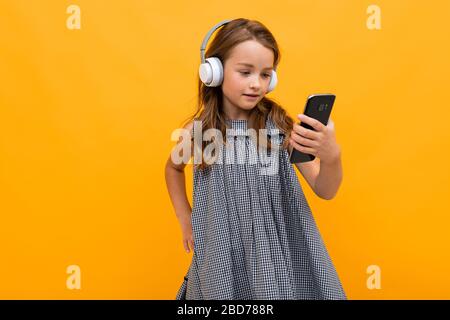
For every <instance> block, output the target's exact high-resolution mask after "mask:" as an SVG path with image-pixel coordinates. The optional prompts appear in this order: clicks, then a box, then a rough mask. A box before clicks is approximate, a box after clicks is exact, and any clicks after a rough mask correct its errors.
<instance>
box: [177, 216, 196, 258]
mask: <svg viewBox="0 0 450 320" xmlns="http://www.w3.org/2000/svg"><path fill="white" fill-rule="evenodd" d="M180 226H181V232H182V235H183V247H184V250H186V252H187V253H189V249H192V250H194V236H193V233H192V222H191V214H189V215H184V216H183V218H180Z"/></svg>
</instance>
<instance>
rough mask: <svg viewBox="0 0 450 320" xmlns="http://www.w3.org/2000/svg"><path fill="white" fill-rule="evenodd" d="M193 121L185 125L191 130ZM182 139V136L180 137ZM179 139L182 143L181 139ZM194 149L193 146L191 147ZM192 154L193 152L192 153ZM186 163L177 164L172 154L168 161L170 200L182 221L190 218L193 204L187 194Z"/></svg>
mask: <svg viewBox="0 0 450 320" xmlns="http://www.w3.org/2000/svg"><path fill="white" fill-rule="evenodd" d="M192 126H193V124H192V122H191V123H189V124H188V125H186V126H185V127H184V129H187V130H189V132H191V129H192ZM180 140H181V138H180ZM180 140H179V141H178V143H180V142H181V141H180ZM191 149H192V150H193V147H192V148H191ZM191 154H192V153H191ZM185 167H186V164H185V163H183V162H182V163H180V164H175V163H173V161H172V158H171V156H169V159H168V160H167V162H166V167H165V178H166V186H167V190H168V192H169V196H170V200H171V201H172V205H173V207H174V209H175V214H176V216H177V218H178V219H179V220H180V222H183V221H185V220H186V219H190V215H191V212H192V209H191V206H190V204H189V201H188V199H187V195H186V179H185V174H184V168H185Z"/></svg>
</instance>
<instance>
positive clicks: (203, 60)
mask: <svg viewBox="0 0 450 320" xmlns="http://www.w3.org/2000/svg"><path fill="white" fill-rule="evenodd" d="M230 21H233V20H232V19H227V20H223V21H221V22H219V23H218V24H216V25H215V26H214V27H212V28H211V29H210V30H209V31H208V33H207V34H206V36H205V38H203V42H202V45H201V46H200V60H201V62H202V63H205V49H206V44H207V43H208V40H209V38H210V37H211V35H212V34H213V32H214V31H216V29H218V28H220V27H221V26H223V25H224V24H227V23H228V22H230Z"/></svg>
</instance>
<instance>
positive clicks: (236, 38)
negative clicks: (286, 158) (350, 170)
mask: <svg viewBox="0 0 450 320" xmlns="http://www.w3.org/2000/svg"><path fill="white" fill-rule="evenodd" d="M247 40H255V41H258V42H259V43H260V44H261V45H263V46H264V47H266V48H268V49H271V50H272V51H273V53H274V68H276V67H277V66H278V63H279V61H280V50H279V48H278V44H277V42H276V40H275V38H274V37H273V35H272V33H271V32H270V31H269V30H268V29H267V28H266V27H265V26H264V25H263V24H262V23H261V22H259V21H256V20H248V19H244V18H239V19H235V20H232V21H230V22H229V23H227V24H226V25H225V26H223V27H221V28H220V29H219V30H218V31H217V33H216V36H215V37H214V39H213V41H212V42H211V44H210V46H209V48H208V49H207V50H206V53H205V57H206V58H208V57H212V56H214V57H217V58H219V59H220V61H221V62H222V65H225V61H226V60H227V59H228V57H229V55H230V53H231V50H232V49H233V48H234V47H235V46H236V45H238V44H239V43H241V42H244V41H247ZM222 95H223V93H222V88H221V86H218V87H208V86H206V85H205V84H204V83H203V82H202V81H201V80H200V77H199V76H198V100H197V110H196V112H195V113H194V114H193V115H192V116H190V117H189V118H188V119H187V120H186V121H185V125H186V124H187V123H189V122H192V121H193V120H198V121H202V133H203V132H204V131H206V130H208V129H210V128H215V129H218V130H220V131H221V133H222V136H223V137H224V139H223V143H224V144H225V143H226V134H225V132H226V128H227V126H226V122H225V121H226V118H225V114H224V112H223V106H222V99H223V97H222ZM268 117H270V118H271V119H272V121H273V123H274V124H275V125H276V127H277V128H278V129H279V130H280V131H281V132H282V133H283V134H284V135H285V137H286V138H285V139H284V142H283V144H282V145H281V146H280V147H281V148H283V149H286V148H287V147H288V145H289V140H288V137H289V135H290V132H291V130H292V126H293V123H294V122H293V120H292V118H291V117H290V116H289V115H288V114H287V113H286V111H285V110H284V109H283V108H282V107H281V106H280V105H279V104H278V103H277V102H275V101H274V100H272V99H269V98H267V97H263V98H262V99H261V100H260V101H259V102H258V103H257V104H256V106H255V107H254V108H253V109H252V110H251V111H250V114H249V119H248V127H247V128H248V129H250V128H253V129H255V130H256V132H257V133H258V132H259V130H260V129H264V128H265V127H266V120H267V118H268ZM257 136H258V138H257V148H259V146H260V144H262V145H264V146H267V148H271V143H270V140H269V139H267V138H264V137H263V139H264V141H259V135H258V134H257ZM210 143H212V142H210ZM206 145H207V144H206V142H205V141H202V146H201V151H202V158H203V150H204V148H205V147H206ZM197 147H198V146H197ZM202 160H203V159H202ZM207 166H208V164H207V163H206V162H205V161H202V162H201V163H200V164H198V168H199V169H205V168H206V167H207Z"/></svg>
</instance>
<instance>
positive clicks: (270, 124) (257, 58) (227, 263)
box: [165, 19, 347, 300]
mask: <svg viewBox="0 0 450 320" xmlns="http://www.w3.org/2000/svg"><path fill="white" fill-rule="evenodd" d="M222 25H223V27H222V28H220V30H219V31H218V32H217V34H216V37H215V38H214V40H213V41H212V43H211V44H210V47H209V49H208V50H207V51H206V54H205V56H206V57H210V58H211V59H208V60H206V61H204V56H203V55H202V62H203V64H202V66H201V67H200V79H199V87H198V93H199V97H198V110H197V112H196V113H195V114H194V115H193V116H192V118H190V119H189V121H188V122H187V124H186V125H185V126H184V128H185V129H187V130H189V131H188V132H189V133H190V134H189V138H190V139H191V141H190V142H193V141H194V140H195V139H194V135H195V134H197V133H198V132H195V130H197V129H195V130H194V128H196V126H195V125H194V124H195V122H196V121H201V125H202V126H201V130H200V131H201V132H200V133H202V132H203V133H204V132H205V131H206V130H208V129H211V128H215V129H217V130H220V132H221V133H222V134H223V137H224V143H223V144H222V147H223V146H224V145H225V142H226V143H229V142H230V141H232V142H233V147H232V148H233V149H232V150H231V151H233V153H232V154H233V155H232V156H231V157H234V155H244V156H249V155H250V154H251V149H252V148H254V147H255V140H254V139H253V136H251V135H250V134H249V132H250V130H247V129H255V130H256V132H261V131H260V129H275V130H276V132H278V134H273V131H272V133H271V134H267V135H266V136H264V134H263V135H260V136H259V137H258V140H256V146H257V147H260V146H261V145H263V144H265V145H266V146H267V149H266V151H267V152H268V154H271V155H272V156H274V159H273V160H275V161H276V171H275V174H261V171H260V169H261V167H262V166H264V165H263V164H262V163H260V162H257V163H254V162H251V163H250V162H249V161H247V162H245V163H236V161H231V162H225V161H224V160H223V161H217V162H216V163H211V164H209V163H207V162H206V161H202V162H201V163H199V164H198V163H197V165H194V169H193V170H194V187H193V207H192V209H191V207H190V205H189V202H188V200H187V196H186V190H185V176H184V168H185V165H186V163H181V164H176V163H175V162H174V161H173V157H172V156H173V152H172V154H171V156H170V157H169V159H168V161H167V164H166V169H165V170H166V171H165V174H166V183H167V188H168V191H169V195H170V198H171V201H172V203H173V206H174V208H175V212H176V215H177V218H178V219H179V222H180V225H181V229H182V234H183V244H184V247H185V249H186V251H187V252H189V250H190V249H193V251H194V254H193V258H192V262H191V264H190V267H189V270H188V271H187V273H186V275H185V277H184V280H182V282H181V286H180V288H179V290H178V293H177V295H176V299H205V300H206V299H244V300H249V299H258V300H259V299H347V298H346V295H345V292H344V290H343V288H342V285H341V282H340V280H339V277H338V275H337V273H336V270H335V268H334V266H333V263H332V261H331V259H330V257H329V255H328V252H327V250H326V248H325V245H324V243H323V241H322V238H321V235H320V233H319V231H318V228H317V226H316V223H315V220H314V218H313V216H312V214H311V210H310V207H309V205H308V202H307V201H306V199H305V196H304V194H303V191H302V187H301V185H300V183H299V181H298V179H297V176H296V173H295V170H294V167H293V165H292V164H291V163H290V162H289V153H290V152H291V151H292V148H296V149H298V150H300V151H302V152H304V153H310V154H313V155H315V156H316V158H318V159H320V162H318V161H316V160H317V159H315V160H314V161H310V162H304V163H296V164H295V165H296V166H297V167H298V169H299V171H300V172H301V173H302V175H303V176H304V177H305V179H306V181H307V182H308V184H309V185H310V186H311V188H312V189H313V190H314V192H315V193H316V194H317V195H318V196H319V197H321V198H323V199H332V198H333V197H334V195H335V194H336V192H337V190H338V188H339V185H340V183H341V180H342V168H341V159H340V147H339V146H338V144H337V143H336V141H335V136H334V127H333V122H332V121H331V120H330V121H329V123H328V125H327V126H324V125H323V124H322V123H320V122H319V121H316V120H315V119H312V118H309V117H300V120H301V121H303V122H305V123H308V124H310V125H311V126H312V127H313V128H314V129H315V130H308V129H305V128H303V127H301V126H299V125H298V124H296V123H294V121H293V119H291V118H290V117H289V116H288V115H287V113H286V111H285V110H284V109H283V108H282V107H281V106H280V105H278V104H277V103H276V102H274V101H273V100H271V99H269V98H267V97H265V94H266V93H267V92H269V91H271V90H273V88H274V86H275V85H276V80H277V79H276V71H275V69H276V67H277V65H278V63H279V60H280V52H279V49H278V46H277V43H276V41H275V39H274V37H273V35H272V34H271V32H270V31H269V30H268V29H267V28H266V27H265V26H264V25H263V24H261V23H260V22H258V21H252V20H247V19H235V20H231V21H230V20H226V21H224V22H221V23H219V24H217V25H216V26H215V27H213V29H211V30H210V32H209V33H208V34H207V36H206V37H205V40H204V42H203V45H202V49H201V53H203V51H204V48H205V47H206V42H207V40H208V38H209V37H210V35H211V34H212V32H214V30H215V29H218V28H219V27H220V26H222ZM203 54H204V53H203ZM213 57H214V58H213ZM232 129H234V130H232ZM266 132H267V131H266ZM261 137H262V140H261ZM181 142H182V139H180V141H179V143H180V144H181ZM184 142H186V141H184ZM206 146H207V144H206V142H204V141H203V142H201V146H199V145H196V146H195V147H196V148H199V150H205V148H206ZM269 147H270V148H271V149H270V150H272V148H273V147H278V149H276V150H278V151H277V152H275V153H273V152H272V153H270V150H269ZM191 152H192V153H191V155H192V154H193V153H194V143H191ZM226 154H227V156H226V157H228V160H230V158H229V157H230V155H228V153H226ZM202 157H203V156H202ZM226 157H223V159H225V158H226ZM231 160H234V158H232V159H231ZM194 244H195V249H194Z"/></svg>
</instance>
